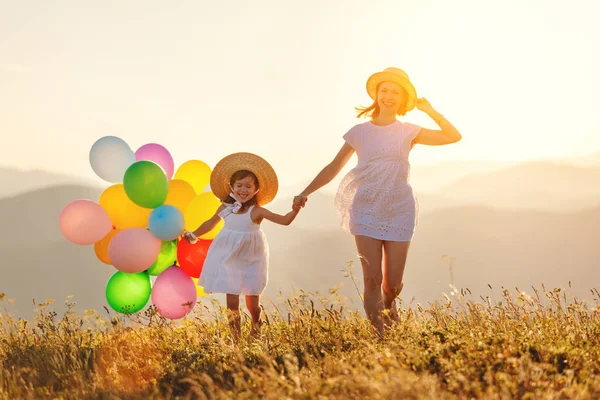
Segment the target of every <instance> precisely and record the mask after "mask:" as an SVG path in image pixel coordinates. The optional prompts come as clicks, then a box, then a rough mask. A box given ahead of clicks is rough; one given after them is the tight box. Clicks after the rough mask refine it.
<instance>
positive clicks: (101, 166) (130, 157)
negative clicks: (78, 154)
mask: <svg viewBox="0 0 600 400" xmlns="http://www.w3.org/2000/svg"><path fill="white" fill-rule="evenodd" d="M134 162H135V153H134V152H133V150H131V148H130V147H129V145H128V144H127V143H126V142H125V141H124V140H123V139H121V138H118V137H116V136H104V137H102V138H100V139H98V140H97V141H96V143H94V145H93V146H92V148H91V150H90V165H91V166H92V169H93V170H94V172H95V173H96V175H98V176H99V177H100V178H102V179H104V180H105V181H107V182H110V183H121V182H123V176H124V175H125V171H127V168H129V166H130V165H131V164H133V163H134Z"/></svg>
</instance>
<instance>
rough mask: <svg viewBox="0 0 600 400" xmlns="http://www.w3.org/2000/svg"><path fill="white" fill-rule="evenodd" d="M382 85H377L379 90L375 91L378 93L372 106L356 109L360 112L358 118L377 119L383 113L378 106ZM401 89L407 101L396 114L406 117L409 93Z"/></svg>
mask: <svg viewBox="0 0 600 400" xmlns="http://www.w3.org/2000/svg"><path fill="white" fill-rule="evenodd" d="M382 83H383V82H382ZM380 85H381V83H380V84H379V85H377V89H376V91H375V93H377V97H375V100H374V101H373V104H371V105H370V106H369V107H362V106H361V107H355V108H354V109H355V110H356V111H357V112H358V115H357V116H356V118H360V117H362V116H364V117H365V118H369V117H371V118H377V116H378V115H379V113H380V112H381V110H380V108H379V104H377V100H378V96H379V86H380ZM401 89H402V90H403V91H404V99H405V100H404V104H402V105H401V106H400V107H398V112H397V113H396V114H398V115H400V116H404V115H406V99H408V93H407V92H406V90H404V88H402V87H401Z"/></svg>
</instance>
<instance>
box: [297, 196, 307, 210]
mask: <svg viewBox="0 0 600 400" xmlns="http://www.w3.org/2000/svg"><path fill="white" fill-rule="evenodd" d="M307 201H308V196H306V195H305V194H299V195H298V196H295V197H294V207H300V208H302V207H304V206H305V205H306V202H307Z"/></svg>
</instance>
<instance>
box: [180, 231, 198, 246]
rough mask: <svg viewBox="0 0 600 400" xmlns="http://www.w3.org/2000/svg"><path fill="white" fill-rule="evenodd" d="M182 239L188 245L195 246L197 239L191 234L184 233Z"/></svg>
mask: <svg viewBox="0 0 600 400" xmlns="http://www.w3.org/2000/svg"><path fill="white" fill-rule="evenodd" d="M183 239H184V240H185V241H186V242H188V243H190V244H196V243H197V242H198V237H196V235H194V234H193V233H192V232H185V233H184V234H183Z"/></svg>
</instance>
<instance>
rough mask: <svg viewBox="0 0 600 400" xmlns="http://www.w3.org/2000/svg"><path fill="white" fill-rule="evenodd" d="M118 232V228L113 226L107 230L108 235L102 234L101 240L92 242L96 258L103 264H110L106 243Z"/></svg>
mask: <svg viewBox="0 0 600 400" xmlns="http://www.w3.org/2000/svg"><path fill="white" fill-rule="evenodd" d="M119 232H120V230H119V229H116V228H113V230H111V231H110V232H108V235H106V236H104V238H103V239H102V240H100V241H98V242H96V243H94V253H96V257H98V260H100V261H102V262H103V263H104V264H108V265H112V263H111V262H110V257H109V256H108V245H109V244H110V241H111V240H112V238H113V237H114V236H115V235H116V234H117V233H119Z"/></svg>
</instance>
